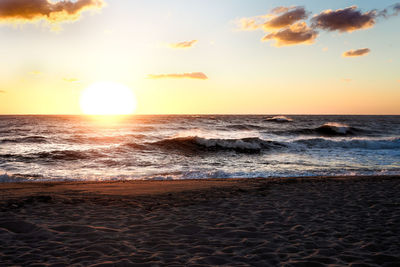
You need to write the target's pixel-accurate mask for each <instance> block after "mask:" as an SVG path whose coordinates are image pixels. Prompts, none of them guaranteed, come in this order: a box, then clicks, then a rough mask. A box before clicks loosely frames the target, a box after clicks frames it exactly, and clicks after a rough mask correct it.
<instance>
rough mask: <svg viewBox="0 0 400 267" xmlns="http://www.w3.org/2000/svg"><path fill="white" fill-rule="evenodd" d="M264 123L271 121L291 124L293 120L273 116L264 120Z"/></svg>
mask: <svg viewBox="0 0 400 267" xmlns="http://www.w3.org/2000/svg"><path fill="white" fill-rule="evenodd" d="M265 120H266V121H272V122H292V121H293V120H292V119H290V118H288V117H285V116H274V117H271V118H267V119H265Z"/></svg>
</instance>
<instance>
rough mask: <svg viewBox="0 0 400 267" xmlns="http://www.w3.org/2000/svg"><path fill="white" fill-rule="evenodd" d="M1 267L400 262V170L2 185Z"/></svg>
mask: <svg viewBox="0 0 400 267" xmlns="http://www.w3.org/2000/svg"><path fill="white" fill-rule="evenodd" d="M0 262H1V265H2V266H10V265H12V266H19V265H20V266H132V265H135V266H140V265H142V266H158V265H161V266H165V265H168V266H209V265H226V266H248V265H251V266H271V265H272V266H275V265H289V266H291V265H293V266H325V265H331V266H348V265H351V266H361V265H363V264H365V265H371V266H400V177H399V176H381V177H342V178H340V177H336V178H329V177H315V178H273V179H272V178H271V179H229V180H227V179H210V180H186V181H132V182H122V181H120V182H94V183H87V182H86V183H85V182H78V183H68V182H66V183H18V184H15V183H14V184H11V183H10V184H7V183H5V184H0Z"/></svg>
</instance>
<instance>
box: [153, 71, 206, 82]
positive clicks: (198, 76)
mask: <svg viewBox="0 0 400 267" xmlns="http://www.w3.org/2000/svg"><path fill="white" fill-rule="evenodd" d="M148 77H149V78H150V79H166V78H174V79H185V78H187V79H200V80H207V79H208V77H207V75H205V74H204V73H203V72H191V73H170V74H150V75H148Z"/></svg>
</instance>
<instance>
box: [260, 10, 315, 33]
mask: <svg viewBox="0 0 400 267" xmlns="http://www.w3.org/2000/svg"><path fill="white" fill-rule="evenodd" d="M281 10H284V7H279V11H281ZM307 17H308V14H307V12H306V10H305V9H304V8H303V7H294V8H287V11H286V12H284V13H283V14H281V15H279V16H274V17H273V18H272V19H270V20H268V21H267V22H265V23H264V24H263V28H264V29H265V30H267V31H268V30H273V29H282V28H284V27H287V26H290V25H292V24H293V23H295V22H297V21H299V20H303V19H306V18H307Z"/></svg>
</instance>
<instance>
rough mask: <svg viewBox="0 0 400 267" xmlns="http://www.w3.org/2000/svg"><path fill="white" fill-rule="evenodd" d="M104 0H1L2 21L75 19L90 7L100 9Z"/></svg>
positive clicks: (0, 20)
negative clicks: (54, 0)
mask: <svg viewBox="0 0 400 267" xmlns="http://www.w3.org/2000/svg"><path fill="white" fill-rule="evenodd" d="M104 5H105V3H104V1H103V0H76V1H72V0H64V1H58V2H53V1H51V0H1V1H0V22H6V23H15V22H22V23H26V22H36V21H40V20H45V21H47V22H49V23H59V22H66V21H75V20H77V19H79V18H80V16H81V13H82V12H83V11H85V10H89V9H100V8H102V7H103V6H104Z"/></svg>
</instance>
